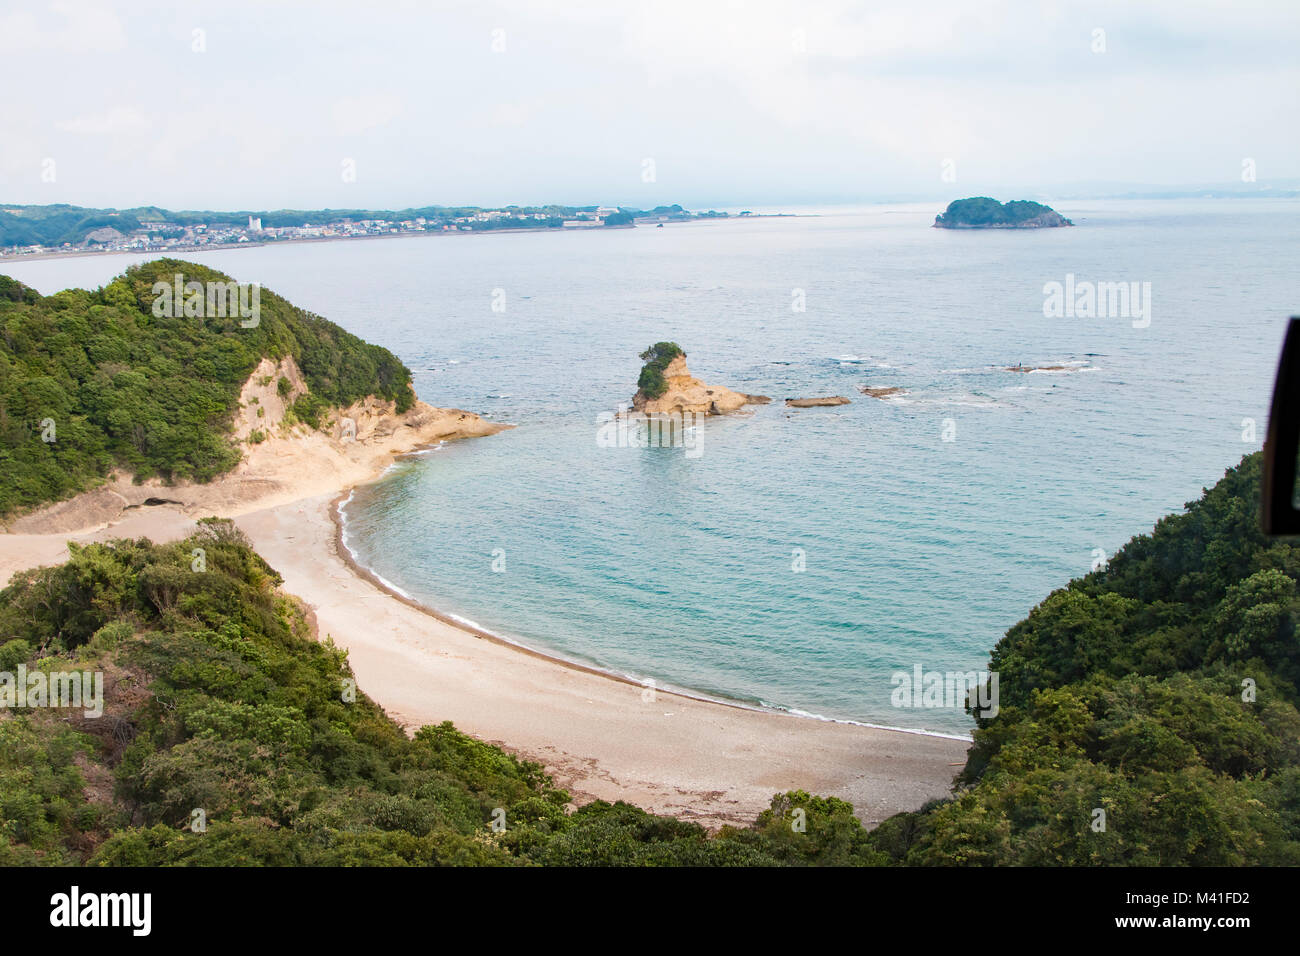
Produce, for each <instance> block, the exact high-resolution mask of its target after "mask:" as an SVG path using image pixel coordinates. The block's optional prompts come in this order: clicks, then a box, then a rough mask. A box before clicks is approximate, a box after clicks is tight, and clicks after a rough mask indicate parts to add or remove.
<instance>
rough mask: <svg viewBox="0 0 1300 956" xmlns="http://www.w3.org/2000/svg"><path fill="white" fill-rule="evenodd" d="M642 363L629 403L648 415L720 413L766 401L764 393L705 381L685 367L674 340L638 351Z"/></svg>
mask: <svg viewBox="0 0 1300 956" xmlns="http://www.w3.org/2000/svg"><path fill="white" fill-rule="evenodd" d="M641 359H642V361H644V362H645V366H644V367H642V369H641V376H640V377H639V378H638V379H637V383H636V384H637V392H636V395H635V396H633V398H632V407H633V408H634V409H636V410H637V411H638V412H644V413H645V414H647V415H667V414H679V415H680V414H703V415H723V414H726V413H727V412H734V411H736V410H737V409H739V408H741V407H743V406H745V405H765V404H767V403H768V402H770V401H771V399H770V398H768V397H767V396H766V395H747V394H745V393H744V392H733V391H732V390H731V389H729V388H725V387H723V386H721V385H705V384H704V383H703V382H701V381H700V380H699V379H698V378H695V377H694V376H692V375H691V372H690V369H688V368H687V367H686V353H685V352H684V351H682V348H681V346H680V345H678V344H677V343H676V342H656V343H655V344H654V345H652V346H650V348H648V349H646V350H645V351H644V352H642V353H641Z"/></svg>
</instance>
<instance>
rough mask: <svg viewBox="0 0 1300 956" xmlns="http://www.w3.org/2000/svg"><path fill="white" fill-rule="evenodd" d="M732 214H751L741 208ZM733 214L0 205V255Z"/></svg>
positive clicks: (674, 209)
mask: <svg viewBox="0 0 1300 956" xmlns="http://www.w3.org/2000/svg"><path fill="white" fill-rule="evenodd" d="M734 215H736V216H743V217H748V216H753V215H755V214H754V213H753V212H750V211H748V210H746V211H744V212H740V213H738V214H734ZM732 216H733V214H732V213H728V212H718V211H716V210H709V211H707V212H691V211H690V210H687V209H683V208H682V207H681V206H680V205H676V204H674V205H672V206H656V207H655V208H654V209H649V210H645V209H632V208H629V207H620V206H538V207H520V206H504V207H502V208H498V209H487V208H479V207H442V206H429V207H424V208H421V209H407V210H402V211H400V212H393V211H375V210H330V209H325V210H315V211H298V210H279V211H275V212H238V213H234V212H171V211H168V210H165V209H159V208H156V207H146V208H138V209H124V210H118V209H89V208H84V207H80V206H69V205H50V206H0V259H3V258H16V257H27V256H50V255H85V254H90V253H111V252H161V253H174V252H192V251H199V250H205V249H213V248H227V247H231V246H239V245H248V244H256V245H260V244H263V243H268V242H302V241H310V240H324V239H360V238H370V237H377V236H393V235H413V234H418V233H464V232H470V233H473V232H485V231H497V230H544V229H605V228H611V227H613V228H618V227H624V228H627V227H632V226H638V225H648V226H662V225H664V224H665V223H675V222H689V221H692V220H700V219H726V218H730V217H732Z"/></svg>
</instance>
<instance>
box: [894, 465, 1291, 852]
mask: <svg viewBox="0 0 1300 956" xmlns="http://www.w3.org/2000/svg"><path fill="white" fill-rule="evenodd" d="M1259 473H1260V455H1259V454H1255V455H1251V456H1248V457H1247V458H1245V459H1244V460H1243V461H1242V463H1241V464H1240V465H1239V466H1238V467H1236V468H1234V469H1232V470H1230V471H1229V472H1228V473H1227V474H1226V475H1225V476H1224V478H1223V480H1221V481H1220V482H1219V483H1218V484H1217V485H1216V486H1215V487H1214V488H1212V489H1210V490H1208V491H1207V492H1206V493H1205V496H1204V497H1203V498H1201V499H1200V500H1199V501H1196V502H1192V503H1190V504H1189V505H1188V506H1187V511H1186V513H1184V514H1180V515H1173V516H1170V517H1166V518H1164V519H1162V520H1161V521H1160V522H1159V523H1158V524H1157V525H1156V527H1155V530H1154V531H1153V532H1152V533H1151V534H1149V535H1141V536H1139V537H1136V538H1134V539H1133V540H1132V541H1130V542H1129V543H1128V545H1126V546H1125V547H1124V548H1123V550H1121V551H1120V552H1119V553H1118V554H1117V555H1116V556H1115V557H1114V558H1113V559H1112V560H1111V562H1110V564H1109V566H1108V567H1107V568H1105V569H1103V570H1100V571H1097V572H1094V573H1092V574H1090V575H1088V576H1087V577H1085V578H1082V579H1079V580H1075V581H1071V582H1070V584H1069V586H1068V587H1066V588H1063V589H1061V590H1058V591H1056V592H1054V593H1053V594H1051V595H1050V596H1049V597H1048V598H1047V600H1045V601H1043V603H1042V604H1040V605H1039V606H1038V607H1036V608H1034V610H1033V611H1032V612H1031V613H1030V615H1029V617H1028V618H1026V619H1025V620H1023V621H1021V622H1020V623H1019V624H1017V625H1015V626H1014V627H1012V628H1011V629H1010V630H1009V631H1008V632H1007V635H1006V637H1005V638H1003V640H1002V641H1001V642H999V644H998V645H997V647H996V648H994V650H993V655H992V662H991V664H990V669H991V670H994V671H996V672H998V674H999V676H1000V696H1001V700H1000V704H1001V709H1000V712H999V713H998V715H997V717H995V718H993V719H991V720H983V719H980V720H979V721H978V722H979V724H980V726H979V729H978V730H977V731H976V733H975V746H974V748H973V749H972V751H971V753H970V756H969V759H968V761H967V764H966V768H965V770H964V771H963V772H962V775H961V777H960V778H959V779H960V783H961V787H960V789H959V790H958V792H957V795H956V797H955V798H954V799H952V800H947V801H943V802H941V803H939V804H937V805H935V806H932V807H930V808H927V809H926V810H924V811H922V812H920V813H914V814H903V815H900V816H896V817H893V818H891V819H889V820H887V821H885V823H884V824H882V825H881V826H880V827H879V828H878V829H877V830H875V831H874V832H873V833H872V835H871V843H872V845H873V846H875V847H877V848H878V849H881V850H884V851H885V852H887V853H889V854H890V856H891V857H892V858H893V859H895V860H897V861H901V862H906V863H914V864H972V865H993V864H997V865H1004V864H1023V865H1040V866H1041V865H1059V864H1071V865H1088V866H1096V865H1110V864H1125V865H1160V866H1170V865H1216V866H1239V865H1242V864H1261V863H1262V864H1289V865H1296V864H1300V714H1298V713H1297V710H1296V703H1297V697H1296V689H1297V682H1298V681H1300V639H1298V636H1297V621H1300V600H1298V599H1297V596H1296V581H1297V578H1300V548H1297V546H1296V542H1295V541H1294V540H1271V539H1268V538H1265V537H1264V536H1263V534H1262V533H1261V532H1260V530H1259ZM1098 810H1102V811H1104V812H1105V819H1104V830H1102V829H1098V825H1099V821H1100V816H1099V815H1098V813H1097V811H1098Z"/></svg>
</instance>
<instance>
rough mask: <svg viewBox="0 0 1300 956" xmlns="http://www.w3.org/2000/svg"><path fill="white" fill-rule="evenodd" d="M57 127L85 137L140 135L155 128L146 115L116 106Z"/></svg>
mask: <svg viewBox="0 0 1300 956" xmlns="http://www.w3.org/2000/svg"><path fill="white" fill-rule="evenodd" d="M55 125H56V126H57V127H58V128H59V129H61V130H63V131H64V132H65V133H79V134H82V135H85V136H107V135H112V134H119V133H139V132H143V131H145V130H148V129H152V128H153V123H152V121H151V120H150V119H149V118H148V117H147V116H145V115H144V113H142V112H140V110H138V109H136V108H134V107H128V106H116V107H113V108H112V109H109V110H106V111H104V112H101V113H90V114H87V115H85V116H78V117H76V118H75V119H70V120H64V121H63V122H61V123H56V124H55Z"/></svg>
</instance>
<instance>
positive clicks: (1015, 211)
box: [934, 196, 1074, 229]
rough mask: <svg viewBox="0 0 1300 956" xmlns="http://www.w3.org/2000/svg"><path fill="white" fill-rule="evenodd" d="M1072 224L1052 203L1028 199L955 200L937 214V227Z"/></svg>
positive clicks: (1009, 227) (985, 197) (975, 227)
mask: <svg viewBox="0 0 1300 956" xmlns="http://www.w3.org/2000/svg"><path fill="white" fill-rule="evenodd" d="M1073 225H1074V223H1072V222H1071V221H1070V220H1068V219H1066V218H1065V217H1064V216H1062V215H1061V214H1060V213H1059V212H1057V211H1056V210H1055V209H1053V208H1052V207H1051V206H1044V205H1043V204H1042V203H1037V202H1033V201H1031V200H1028V199H1017V200H1014V201H1012V202H1009V203H1007V204H1006V205H1005V206H1004V205H1003V204H1002V203H1000V202H998V201H997V200H996V199H990V198H989V197H987V196H974V197H972V198H970V199H957V200H954V201H953V202H950V203H949V204H948V208H947V210H946V211H945V212H944V213H943V214H942V215H939V216H935V217H934V226H935V228H936V229H1050V228H1052V227H1055V226H1073Z"/></svg>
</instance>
